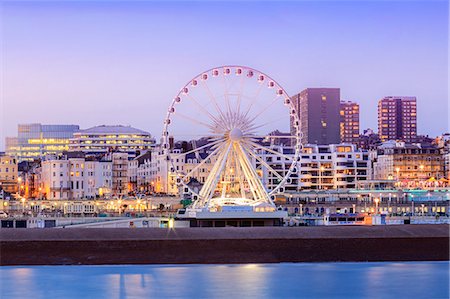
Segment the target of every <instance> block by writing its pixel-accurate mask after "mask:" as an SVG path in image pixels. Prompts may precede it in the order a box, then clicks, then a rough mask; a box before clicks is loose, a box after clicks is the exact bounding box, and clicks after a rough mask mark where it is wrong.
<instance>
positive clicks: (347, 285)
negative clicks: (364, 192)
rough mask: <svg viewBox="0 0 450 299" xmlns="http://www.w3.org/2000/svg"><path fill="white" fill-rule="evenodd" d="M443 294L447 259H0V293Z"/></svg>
mask: <svg viewBox="0 0 450 299" xmlns="http://www.w3.org/2000/svg"><path fill="white" fill-rule="evenodd" d="M83 297H84V298H86V299H87V298H112V299H113V298H121V299H122V298H233V297H234V298H236V299H237V298H396V299H399V298H448V297H449V263H448V262H405V263H390V262H386V263H301V264H248V265H129V266H128V265H126V266H34V267H1V268H0V298H2V299H3V298H83Z"/></svg>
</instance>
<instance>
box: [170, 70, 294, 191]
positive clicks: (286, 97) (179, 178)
mask: <svg viewBox="0 0 450 299" xmlns="http://www.w3.org/2000/svg"><path fill="white" fill-rule="evenodd" d="M225 69H230V70H232V69H242V70H245V71H253V72H254V75H257V76H261V75H262V76H264V79H263V80H262V81H261V84H262V85H263V84H264V82H263V81H268V82H273V83H274V85H273V86H272V87H276V88H278V89H281V90H282V97H283V99H284V100H285V101H286V100H289V104H287V105H289V107H290V109H292V108H293V109H294V110H295V111H296V109H295V107H294V106H293V103H292V100H291V97H290V96H289V94H288V93H287V92H286V90H285V89H284V88H283V87H282V86H281V85H280V84H279V83H278V82H277V81H276V80H275V79H273V78H272V77H271V76H269V75H267V74H266V73H264V72H261V71H259V70H257V69H255V68H252V67H248V66H243V65H221V66H217V67H213V68H210V69H208V70H206V71H203V72H201V73H199V74H197V75H196V76H194V77H193V78H192V79H190V80H189V81H187V82H186V84H185V85H183V87H182V88H181V89H180V90H179V92H178V93H177V95H176V97H175V98H173V99H172V101H171V104H170V105H169V111H167V114H166V118H165V122H164V127H163V136H162V139H163V142H164V143H165V144H167V143H168V138H169V137H170V135H169V131H168V128H169V127H170V125H171V123H170V122H167V120H170V116H171V115H172V114H173V113H174V112H170V109H171V108H172V107H175V105H176V104H179V102H176V99H177V98H180V96H181V95H182V94H183V90H184V89H185V88H190V85H191V83H192V82H193V81H194V80H197V79H200V78H201V77H202V76H203V75H205V74H207V75H209V74H210V73H211V72H214V71H216V70H225ZM227 75H231V72H230V73H229V74H227ZM236 75H237V74H236ZM240 75H241V76H245V77H247V76H246V74H245V73H241V74H240ZM217 76H220V73H219V75H217ZM222 76H225V74H222ZM252 76H253V75H252ZM207 79H208V78H207ZM207 79H205V80H207ZM284 104H285V105H286V103H284ZM297 112H298V111H296V113H295V114H294V115H288V116H287V117H293V118H294V121H296V123H297V125H294V129H295V131H296V134H295V135H291V136H285V137H286V138H292V139H295V144H294V145H293V146H292V147H293V148H294V156H293V158H292V163H291V164H290V166H289V167H288V168H287V172H286V174H285V175H284V176H283V179H282V180H280V181H279V182H278V183H277V184H276V186H275V187H274V188H273V189H272V190H270V191H269V190H267V192H268V194H269V195H270V196H271V197H272V196H273V195H274V194H276V193H277V192H278V191H279V189H280V188H282V187H283V186H284V185H285V184H286V182H287V181H288V179H289V178H290V176H291V175H292V174H293V173H294V170H295V169H296V168H298V162H299V161H300V151H301V148H302V147H303V145H302V144H301V135H302V134H301V132H300V122H299V117H298V115H297ZM204 137H205V138H209V137H211V136H204ZM264 137H268V138H271V137H272V136H270V135H265V136H264ZM264 149H265V148H263V150H264ZM163 150H164V151H166V155H167V157H168V161H169V162H170V170H171V172H172V173H174V174H175V177H176V184H177V185H182V186H183V187H186V188H188V190H189V193H191V194H192V195H195V196H197V197H198V198H200V197H201V196H200V194H199V192H196V191H195V190H193V189H192V188H191V187H190V186H188V183H187V182H185V179H186V177H187V175H184V176H182V175H181V173H180V172H179V171H176V168H175V165H174V163H173V159H172V157H171V156H172V153H170V151H169V150H168V148H167V149H164V148H163ZM269 152H270V151H269ZM182 155H183V153H181V154H179V156H182ZM281 155H282V154H281ZM207 159H210V158H205V159H204V160H203V161H206V160H207ZM200 163H201V162H200V161H199V164H200ZM168 170H169V169H168Z"/></svg>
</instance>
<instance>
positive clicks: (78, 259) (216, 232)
mask: <svg viewBox="0 0 450 299" xmlns="http://www.w3.org/2000/svg"><path fill="white" fill-rule="evenodd" d="M449 227H450V226H449V225H398V226H325V227H323V226H322V227H295V228H289V227H270V228H269V227H262V228H177V229H171V230H170V229H160V228H155V229H152V228H150V229H129V228H110V229H109V228H101V229H95V228H88V229H75V228H73V229H1V230H0V253H1V254H0V265H2V266H7V265H8V266H19V265H30V266H31V265H118V264H121V265H133V264H155V265H156V264H174V265H176V264H244V263H281V262H286V263H291V262H383V261H385V262H392V261H411V262H413V261H448V260H450V258H449V250H450V237H449Z"/></svg>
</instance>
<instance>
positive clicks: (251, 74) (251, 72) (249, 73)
mask: <svg viewBox="0 0 450 299" xmlns="http://www.w3.org/2000/svg"><path fill="white" fill-rule="evenodd" d="M247 77H249V78H251V77H253V71H252V70H249V71H248V73H247Z"/></svg>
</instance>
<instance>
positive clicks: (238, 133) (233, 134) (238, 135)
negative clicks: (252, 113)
mask: <svg viewBox="0 0 450 299" xmlns="http://www.w3.org/2000/svg"><path fill="white" fill-rule="evenodd" d="M229 136H230V140H231V141H233V142H238V141H240V140H241V139H242V136H243V134H242V130H241V129H239V128H234V129H232V130H231V131H230V133H229Z"/></svg>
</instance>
